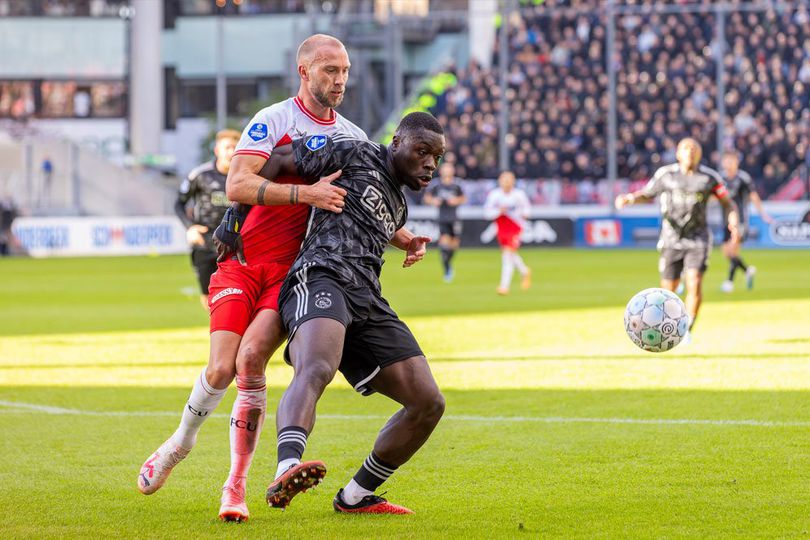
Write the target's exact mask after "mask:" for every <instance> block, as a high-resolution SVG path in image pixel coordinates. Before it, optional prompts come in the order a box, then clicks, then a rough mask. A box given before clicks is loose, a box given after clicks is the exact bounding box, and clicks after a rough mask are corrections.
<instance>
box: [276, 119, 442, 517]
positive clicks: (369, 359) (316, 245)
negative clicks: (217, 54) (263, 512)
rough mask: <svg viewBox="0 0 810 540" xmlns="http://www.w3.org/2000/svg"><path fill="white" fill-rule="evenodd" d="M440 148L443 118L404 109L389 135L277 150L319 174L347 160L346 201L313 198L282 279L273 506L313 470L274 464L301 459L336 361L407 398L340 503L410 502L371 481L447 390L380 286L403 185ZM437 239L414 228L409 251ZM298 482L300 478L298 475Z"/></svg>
mask: <svg viewBox="0 0 810 540" xmlns="http://www.w3.org/2000/svg"><path fill="white" fill-rule="evenodd" d="M444 152H445V141H444V135H443V131H442V128H441V126H440V125H439V123H438V122H437V121H436V119H435V118H434V117H433V116H431V115H430V114H427V113H421V112H417V113H411V114H409V115H407V116H406V117H405V118H403V119H402V121H401V122H400V124H399V126H398V127H397V131H396V133H395V135H394V138H393V141H392V143H391V145H390V146H388V147H385V146H380V145H377V144H375V143H372V142H369V141H361V140H357V139H351V138H349V137H347V136H342V135H335V136H334V138H330V137H327V136H325V135H309V136H308V137H307V138H305V139H301V140H298V141H295V142H293V144H292V153H291V154H290V153H287V154H286V155H282V153H281V152H276V153H275V154H274V155H273V156H271V158H270V163H271V166H272V164H273V161H274V160H275V161H278V162H280V163H281V167H282V169H281V170H282V172H287V173H289V172H292V171H293V170H295V171H296V172H297V173H298V175H299V176H301V177H302V178H309V179H313V180H314V179H317V178H320V177H323V176H324V175H326V174H330V173H333V172H335V171H338V170H339V171H341V175H340V177H339V178H338V179H336V180H334V184H336V185H339V186H340V187H342V188H343V189H344V190H346V192H347V193H346V196H345V199H344V203H345V206H344V208H343V211H342V212H341V213H333V212H325V211H321V210H319V209H314V210H313V211H312V214H311V216H310V224H309V231H308V234H307V237H306V239H305V240H304V243H303V245H302V246H301V252H300V253H299V255H298V258H297V259H296V260H295V262H294V263H293V265H292V268H290V273H289V274H288V276H287V279H286V281H285V282H284V285H283V286H282V289H281V295H280V298H279V309H280V312H281V316H282V319H283V320H284V324H285V326H286V328H287V330H288V332H289V342H288V345H287V349H286V350H285V358H286V360H287V361H288V362H289V363H290V364H291V365H292V366H293V368H294V370H295V374H294V376H293V380H292V382H291V383H290V386H289V387H288V388H287V390H286V392H285V393H284V395H283V397H282V398H281V401H280V403H279V407H278V412H277V426H278V428H279V431H278V441H279V444H278V461H279V469H278V471H277V476H276V480H275V481H274V482H273V483H272V484H271V485H270V487H269V488H268V489H267V502H268V504H270V506H279V507H285V506H287V505H288V504H289V501H290V499H291V498H292V497H294V496H295V495H296V494H297V493H299V492H301V491H303V490H302V489H301V488H300V483H301V482H304V481H306V480H307V479H305V478H302V479H296V480H294V481H289V479H286V475H285V474H283V473H282V474H279V472H281V471H283V470H285V468H287V467H296V466H297V464H298V463H299V462H300V460H301V457H302V455H303V453H304V450H305V448H306V442H307V437H308V435H309V434H310V433H311V431H312V428H313V426H314V423H315V406H316V404H317V402H318V399H319V398H320V396H321V394H322V393H323V391H324V389H325V388H326V385H327V384H329V382H330V381H331V380H332V378H333V377H334V376H335V373H336V372H337V371H338V370H340V371H341V373H343V375H344V377H345V378H346V379H347V380H348V381H349V383H350V384H351V385H352V386H353V387H354V389H355V390H357V391H358V392H360V393H361V394H363V395H368V394H371V393H373V392H379V393H380V394H383V395H385V396H387V397H389V398H391V399H393V400H394V401H396V402H397V403H400V404H401V405H402V409H400V410H399V411H398V412H397V413H396V414H394V416H392V417H391V419H390V420H389V421H388V423H387V424H386V425H385V426H384V427H383V428H382V430H381V431H380V434H379V436H378V437H377V440H376V442H375V444H374V448H373V450H372V452H371V453H370V455H369V456H368V457H367V458H366V459H365V461H364V462H363V465H362V466H361V467H360V469H359V470H358V471H357V474H355V475H354V478H353V479H352V480H351V481H350V482H349V483H348V485H347V486H346V487H345V488H343V489H341V490H340V491H338V494H337V495H336V496H335V499H334V501H333V507H334V509H335V510H336V511H338V512H346V513H377V514H408V513H411V511H410V510H408V509H407V508H404V507H401V506H398V505H395V504H391V503H389V502H388V501H386V500H385V499H382V498H381V497H378V496H376V495H374V491H375V490H376V489H377V488H378V487H379V486H380V485H381V484H382V483H383V482H384V481H385V480H386V479H387V478H388V477H389V476H391V474H393V473H394V471H395V470H396V469H397V468H398V467H399V466H401V465H403V464H404V463H405V462H407V461H408V460H409V459H410V458H411V456H413V455H414V453H416V451H417V450H418V449H419V448H420V447H421V446H422V445H423V444H424V443H425V441H426V440H427V439H428V437H429V436H430V434H431V432H432V431H433V428H434V427H436V424H437V423H438V422H439V419H440V418H441V416H442V413H443V412H444V398H443V396H442V394H441V392H439V388H438V386H437V385H436V381H435V380H434V379H433V375H432V374H431V372H430V368H429V367H428V363H427V360H426V359H425V356H424V354H423V353H422V350H421V349H420V348H419V345H418V343H417V342H416V339H415V338H414V337H413V334H411V331H410V330H409V329H408V327H407V326H406V325H405V323H404V322H402V321H401V320H400V319H399V317H397V314H396V313H395V312H394V310H393V309H391V307H390V306H389V305H388V302H387V301H386V300H385V299H384V298H383V296H382V294H381V289H380V280H379V277H380V271H381V270H382V265H383V259H382V256H383V252H384V250H385V247H386V246H387V245H388V243H389V242H390V241H391V240H392V238H393V237H394V234H395V232H396V231H397V230H398V229H399V228H401V227H402V226H403V225H404V224H405V221H406V220H407V214H408V210H407V205H406V201H405V197H404V195H403V193H402V188H403V187H404V186H407V187H408V188H410V189H412V190H414V191H418V190H420V189H423V188H425V187H427V186H428V184H429V183H430V180H431V177H432V176H433V173H434V171H435V169H436V167H437V166H438V162H439V160H440V159H441V157H442V155H443V154H444ZM429 241H430V239H429V238H427V237H419V236H416V237H413V238H412V240H411V245H410V249H409V251H414V252H419V251H422V252H423V251H424V247H425V245H426V243H427V242H429ZM294 482H298V483H299V485H295V484H294Z"/></svg>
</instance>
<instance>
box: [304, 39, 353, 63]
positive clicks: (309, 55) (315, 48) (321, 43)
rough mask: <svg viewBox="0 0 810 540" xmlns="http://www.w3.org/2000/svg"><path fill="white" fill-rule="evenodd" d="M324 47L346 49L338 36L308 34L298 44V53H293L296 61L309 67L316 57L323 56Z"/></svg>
mask: <svg viewBox="0 0 810 540" xmlns="http://www.w3.org/2000/svg"><path fill="white" fill-rule="evenodd" d="M324 49H341V50H343V51H345V50H346V47H344V46H343V43H341V41H340V40H339V39H338V38H335V37H332V36H327V35H326V34H315V35H313V36H309V37H308V38H307V39H305V40H304V41H302V42H301V45H299V46H298V53H297V54H296V55H295V61H296V63H297V64H298V65H299V66H301V65H303V66H307V67H309V66H310V65H311V64H312V63H313V62H315V61H316V60H317V59H318V57H321V56H323V53H322V51H323V50H324Z"/></svg>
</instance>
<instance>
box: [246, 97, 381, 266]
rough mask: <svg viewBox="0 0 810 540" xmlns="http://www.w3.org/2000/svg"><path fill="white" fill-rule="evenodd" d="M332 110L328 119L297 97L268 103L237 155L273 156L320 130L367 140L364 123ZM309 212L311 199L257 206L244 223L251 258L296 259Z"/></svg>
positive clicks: (284, 179) (286, 179)
mask: <svg viewBox="0 0 810 540" xmlns="http://www.w3.org/2000/svg"><path fill="white" fill-rule="evenodd" d="M330 112H331V115H330V118H329V119H322V118H318V117H317V116H315V114H313V113H312V112H311V111H310V110H308V109H307V108H306V106H305V105H304V103H303V102H302V101H301V100H300V99H299V98H298V97H294V98H289V99H286V100H284V101H281V102H279V103H276V104H274V105H271V106H269V107H265V108H264V109H262V110H260V111H259V112H258V113H256V115H255V116H254V117H253V118H252V119H251V120H250V123H249V124H248V125H247V127H245V130H244V131H243V132H242V137H241V139H240V140H239V144H237V145H236V151H235V152H234V155H235V156H236V155H251V156H260V157H263V158H265V159H270V155H271V154H272V153H273V149H274V148H276V147H279V146H284V145H285V144H290V143H292V141H293V140H296V139H301V138H305V137H311V136H315V135H336V134H346V135H349V136H351V137H352V138H355V139H362V140H368V137H367V136H366V134H365V132H363V130H362V129H360V128H359V127H357V126H356V125H354V124H353V123H351V122H349V121H348V120H346V119H345V118H344V117H342V116H341V115H339V114H338V113H337V112H335V111H334V110H331V111H330ZM275 182H278V183H281V184H303V183H304V181H303V180H302V179H301V178H299V177H298V176H281V177H279V178H276V179H275ZM308 215H309V206H308V205H306V204H297V205H282V206H255V207H253V209H252V210H251V211H250V213H249V214H248V217H247V219H246V220H245V224H244V225H243V227H242V241H243V242H244V248H245V258H246V259H247V261H248V263H279V264H285V265H288V266H289V265H290V264H292V262H293V260H295V257H296V255H298V250H299V249H300V247H301V242H302V241H303V239H304V236H305V234H306V222H307V216H308Z"/></svg>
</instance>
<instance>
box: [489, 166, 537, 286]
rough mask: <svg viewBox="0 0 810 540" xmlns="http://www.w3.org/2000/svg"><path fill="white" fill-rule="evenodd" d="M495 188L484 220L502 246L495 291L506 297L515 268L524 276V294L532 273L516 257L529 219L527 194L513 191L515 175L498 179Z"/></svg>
mask: <svg viewBox="0 0 810 540" xmlns="http://www.w3.org/2000/svg"><path fill="white" fill-rule="evenodd" d="M498 186H499V187H497V188H495V189H493V190H492V191H490V192H489V195H487V200H486V202H485V203H484V216H485V217H486V218H487V219H491V220H493V221H494V222H495V226H496V227H497V228H498V244H500V246H501V283H500V285H498V288H497V289H496V290H497V292H498V294H500V295H502V296H503V295H507V294H509V287H510V285H511V283H512V274H513V273H514V270H515V268H517V270H518V272H520V275H521V276H523V279H522V281H521V288H523V290H526V289H528V288H529V287H531V284H532V278H531V276H532V273H531V270H529V267H527V266H526V264H525V263H524V262H523V259H522V258H521V256H520V254H519V253H518V250H519V249H520V235H521V234H522V233H523V229H524V228H525V226H526V220H527V219H528V218H529V210H530V208H531V205H530V203H529V197H527V196H526V193H525V192H524V191H523V190H521V189H518V188H516V187H515V175H514V173H512V172H511V171H504V172H502V173H501V175H500V176H499V177H498Z"/></svg>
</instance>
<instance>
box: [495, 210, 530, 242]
mask: <svg viewBox="0 0 810 540" xmlns="http://www.w3.org/2000/svg"><path fill="white" fill-rule="evenodd" d="M495 224H496V225H497V226H498V243H499V244H500V245H501V247H505V248H511V249H518V248H519V247H520V233H522V232H523V228H521V226H520V225H519V224H518V223H515V221H514V220H512V219H510V218H508V217H506V216H500V217H498V219H496V220H495Z"/></svg>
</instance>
